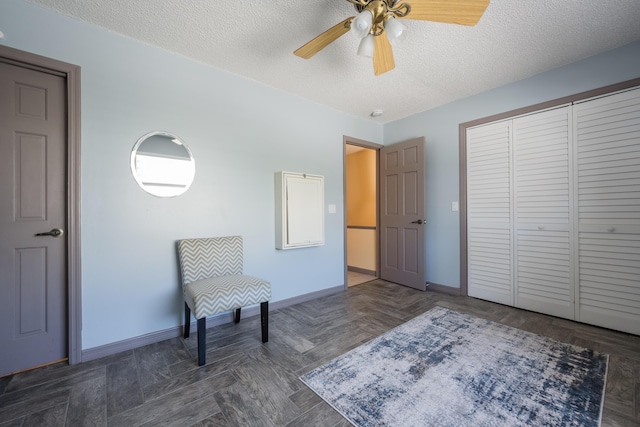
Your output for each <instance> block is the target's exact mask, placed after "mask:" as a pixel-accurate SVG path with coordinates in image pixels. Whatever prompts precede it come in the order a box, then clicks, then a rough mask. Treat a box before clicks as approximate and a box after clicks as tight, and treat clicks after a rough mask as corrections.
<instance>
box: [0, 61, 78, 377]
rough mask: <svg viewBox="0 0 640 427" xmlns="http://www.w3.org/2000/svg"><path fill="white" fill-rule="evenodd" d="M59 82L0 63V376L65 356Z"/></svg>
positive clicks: (63, 120)
mask: <svg viewBox="0 0 640 427" xmlns="http://www.w3.org/2000/svg"><path fill="white" fill-rule="evenodd" d="M65 85H66V83H65V79H64V78H63V77H60V76H55V75H52V74H48V73H45V72H39V71H35V70H30V69H26V68H22V67H18V66H14V65H10V64H7V63H1V62H0V348H1V349H2V351H0V376H2V375H6V374H9V373H12V372H16V371H20V370H24V369H28V368H32V367H35V366H39V365H43V364H47V363H51V362H54V361H58V360H61V359H64V358H66V357H67V348H68V347H67V286H66V238H65V237H66V236H65V235H64V234H63V235H61V236H57V237H56V236H52V235H49V236H36V234H38V233H43V232H49V231H51V230H52V229H60V230H64V229H65V218H66V211H65V210H66V185H65V183H66V169H65V165H66V148H65V147H66V130H65V129H66V127H65V126H66V125H65V123H66V101H65V99H66V98H65V96H66V95H65V90H66V88H65Z"/></svg>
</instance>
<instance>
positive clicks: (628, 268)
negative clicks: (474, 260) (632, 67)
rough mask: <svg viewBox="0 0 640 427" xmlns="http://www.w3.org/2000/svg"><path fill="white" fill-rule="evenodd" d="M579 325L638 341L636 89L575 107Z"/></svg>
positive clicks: (639, 119)
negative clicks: (620, 333) (627, 335)
mask: <svg viewBox="0 0 640 427" xmlns="http://www.w3.org/2000/svg"><path fill="white" fill-rule="evenodd" d="M574 122H575V129H576V137H575V138H576V160H577V161H576V169H577V178H576V181H577V182H576V191H577V201H576V204H577V210H578V220H577V222H578V264H579V283H578V287H579V292H578V295H579V298H578V301H577V305H578V313H577V320H580V321H582V322H586V323H593V324H596V325H600V326H605V327H608V328H612V329H617V330H621V331H626V332H631V333H634V334H640V89H635V90H632V91H629V92H623V93H620V94H616V95H611V96H608V97H604V98H600V99H596V100H591V101H588V102H585V103H582V104H577V105H575V106H574Z"/></svg>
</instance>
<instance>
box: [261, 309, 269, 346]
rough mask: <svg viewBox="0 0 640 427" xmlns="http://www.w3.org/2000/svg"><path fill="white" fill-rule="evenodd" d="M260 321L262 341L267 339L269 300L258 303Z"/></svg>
mask: <svg viewBox="0 0 640 427" xmlns="http://www.w3.org/2000/svg"><path fill="white" fill-rule="evenodd" d="M260 323H261V324H262V342H267V341H269V301H265V302H261V303H260Z"/></svg>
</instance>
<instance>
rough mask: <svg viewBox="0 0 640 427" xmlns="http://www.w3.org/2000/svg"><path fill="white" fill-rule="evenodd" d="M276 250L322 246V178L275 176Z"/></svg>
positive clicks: (286, 173) (315, 176)
mask: <svg viewBox="0 0 640 427" xmlns="http://www.w3.org/2000/svg"><path fill="white" fill-rule="evenodd" d="M275 195H276V203H275V205H276V249H294V248H303V247H308V246H319V245H324V177H323V176H321V175H311V174H304V173H296V172H276V174H275Z"/></svg>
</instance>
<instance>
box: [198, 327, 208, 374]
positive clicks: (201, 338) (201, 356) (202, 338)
mask: <svg viewBox="0 0 640 427" xmlns="http://www.w3.org/2000/svg"><path fill="white" fill-rule="evenodd" d="M206 334H207V318H206V317H203V318H202V319H198V366H202V365H204V364H205V363H206V358H207V357H206V355H207V339H206Z"/></svg>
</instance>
